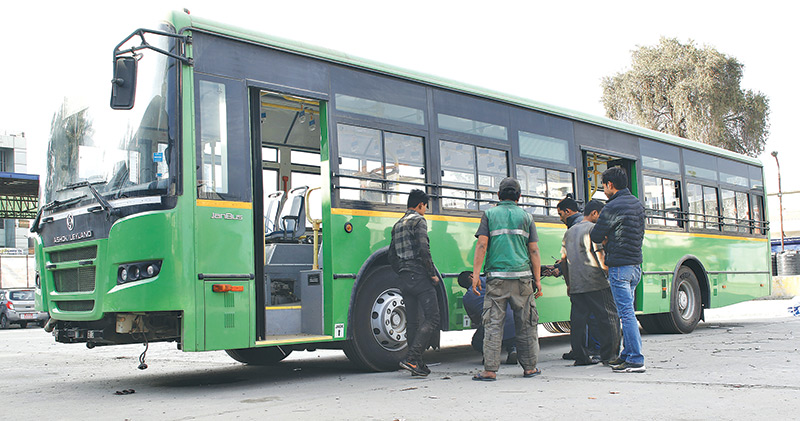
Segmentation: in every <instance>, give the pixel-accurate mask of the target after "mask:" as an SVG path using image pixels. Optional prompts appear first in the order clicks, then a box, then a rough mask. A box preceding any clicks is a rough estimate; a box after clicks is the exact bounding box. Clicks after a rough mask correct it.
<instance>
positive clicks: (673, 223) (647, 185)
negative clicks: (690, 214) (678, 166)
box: [643, 175, 683, 227]
mask: <svg viewBox="0 0 800 421" xmlns="http://www.w3.org/2000/svg"><path fill="white" fill-rule="evenodd" d="M643 179H644V180H643V181H644V207H645V209H646V210H647V211H648V212H647V214H648V216H647V224H649V225H661V226H667V227H678V226H683V221H681V220H680V219H681V215H680V211H681V198H680V182H679V181H675V180H670V179H668V178H661V177H655V176H651V175H645V176H644V177H643Z"/></svg>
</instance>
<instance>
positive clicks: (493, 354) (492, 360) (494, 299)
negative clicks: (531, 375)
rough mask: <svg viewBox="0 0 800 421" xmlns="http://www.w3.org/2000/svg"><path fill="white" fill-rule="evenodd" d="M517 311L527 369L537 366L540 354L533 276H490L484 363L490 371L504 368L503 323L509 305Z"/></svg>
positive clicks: (485, 305)
mask: <svg viewBox="0 0 800 421" xmlns="http://www.w3.org/2000/svg"><path fill="white" fill-rule="evenodd" d="M508 304H510V305H511V309H512V310H513V311H514V327H515V329H516V337H517V359H518V361H519V363H520V365H522V368H523V369H524V370H526V371H527V370H533V369H534V368H536V361H537V359H538V356H539V332H538V330H537V329H538V325H539V312H538V311H537V310H536V301H535V300H534V294H533V278H532V277H523V278H518V279H503V278H491V277H490V278H488V279H487V281H486V298H484V300H483V317H482V321H483V326H484V329H485V336H484V338H483V361H484V363H483V365H484V370H486V371H497V370H499V369H500V353H501V351H502V349H501V348H502V341H503V324H504V321H505V317H506V306H507V305H508Z"/></svg>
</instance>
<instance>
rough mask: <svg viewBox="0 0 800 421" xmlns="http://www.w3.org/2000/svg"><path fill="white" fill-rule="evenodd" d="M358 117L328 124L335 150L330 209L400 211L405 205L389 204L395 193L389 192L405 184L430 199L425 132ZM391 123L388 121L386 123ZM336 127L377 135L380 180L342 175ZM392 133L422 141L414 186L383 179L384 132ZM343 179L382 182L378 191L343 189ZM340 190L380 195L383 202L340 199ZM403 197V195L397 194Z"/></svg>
mask: <svg viewBox="0 0 800 421" xmlns="http://www.w3.org/2000/svg"><path fill="white" fill-rule="evenodd" d="M356 116H357V117H353V116H351V115H349V113H348V115H338V116H337V118H335V119H333V121H332V122H331V124H330V128H331V130H330V131H331V133H329V139H330V141H329V142H330V145H331V147H332V148H331V149H334V148H335V149H334V150H335V151H336V152H335V155H333V156H336V159H332V160H331V161H330V162H331V171H332V180H333V183H332V195H331V199H332V202H333V206H332V207H343V208H348V209H367V210H370V209H385V210H390V211H398V210H400V211H402V210H405V209H406V205H405V204H393V203H390V201H389V195H390V194H398V193H397V192H396V191H395V190H391V189H390V188H388V187H389V184H405V185H410V186H415V188H418V189H420V190H423V191H425V192H426V193H428V194H429V195H431V197H433V195H432V194H431V191H432V190H433V187H434V185H433V184H431V183H430V170H429V166H430V160H431V158H430V155H429V153H428V148H429V145H428V143H429V142H428V137H427V131H426V130H425V128H424V127H416V126H406V125H399V124H397V123H398V122H394V123H395V124H390V123H387V122H383V120H379V119H372V118H370V117H369V116H361V115H356ZM389 121H391V120H389ZM339 125H346V126H352V127H357V128H362V129H368V130H375V131H378V132H380V139H381V164H382V168H383V178H380V179H379V178H369V177H360V176H353V175H344V174H342V173H341V170H340V167H339V165H340V163H339V159H340V156H339V155H340V154H339V129H338V128H339ZM387 132H388V133H393V134H398V135H404V136H413V137H418V138H420V139H421V140H422V154H423V159H424V163H423V166H422V168H423V170H424V173H423V174H422V176H423V182H421V183H415V182H398V181H394V180H388V179H386V168H385V167H386V148H385V136H384V134H385V133H387ZM343 179H350V180H364V181H373V182H379V183H381V188H379V189H371V188H354V187H349V186H343V185H342V180H343ZM342 190H357V191H371V192H375V193H379V194H382V195H383V201H382V202H372V201H366V200H352V199H343V198H342V197H341V191H342ZM400 194H403V193H400Z"/></svg>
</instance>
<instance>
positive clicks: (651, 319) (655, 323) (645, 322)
mask: <svg viewBox="0 0 800 421" xmlns="http://www.w3.org/2000/svg"><path fill="white" fill-rule="evenodd" d="M661 316H662V315H661V314H642V315H640V316H636V318H637V319H639V324H641V325H642V328H643V329H644V331H645V332H647V333H663V331H664V329H663V328H662V327H661V323H660V322H659V320H658V318H659V317H661Z"/></svg>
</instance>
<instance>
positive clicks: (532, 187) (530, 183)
mask: <svg viewBox="0 0 800 421" xmlns="http://www.w3.org/2000/svg"><path fill="white" fill-rule="evenodd" d="M517 179H518V180H519V183H520V187H521V189H522V196H521V198H520V206H522V207H523V209H525V210H526V211H527V212H529V213H532V214H534V215H550V216H558V212H557V211H556V205H557V204H558V202H559V201H560V200H561V199H563V198H564V197H566V196H567V194H573V195H574V191H575V190H574V183H573V179H572V173H569V172H566V171H558V170H552V169H545V168H539V167H532V166H529V165H517Z"/></svg>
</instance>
